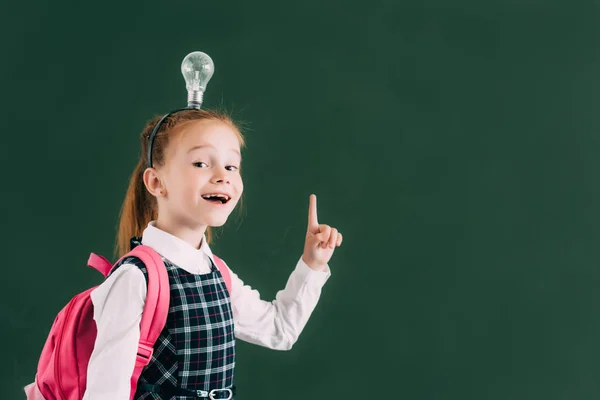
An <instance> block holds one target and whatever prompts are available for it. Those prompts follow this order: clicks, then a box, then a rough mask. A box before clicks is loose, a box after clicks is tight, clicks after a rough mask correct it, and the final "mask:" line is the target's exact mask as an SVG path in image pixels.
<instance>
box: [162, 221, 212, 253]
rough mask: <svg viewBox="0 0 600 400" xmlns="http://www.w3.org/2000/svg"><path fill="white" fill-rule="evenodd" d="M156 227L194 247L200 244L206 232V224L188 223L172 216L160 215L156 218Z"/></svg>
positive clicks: (197, 247)
mask: <svg viewBox="0 0 600 400" xmlns="http://www.w3.org/2000/svg"><path fill="white" fill-rule="evenodd" d="M156 227H157V228H158V229H160V230H162V231H165V232H167V233H170V234H171V235H173V236H175V237H177V238H179V239H181V240H183V241H185V242H186V243H188V244H189V245H190V246H192V247H193V248H195V249H199V248H200V246H201V245H202V238H203V237H204V233H205V232H206V225H188V224H185V223H182V222H179V221H176V220H175V219H172V218H171V219H169V218H166V217H163V218H161V216H160V215H159V216H158V218H157V219H156Z"/></svg>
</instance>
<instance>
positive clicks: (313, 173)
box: [0, 0, 600, 400]
mask: <svg viewBox="0 0 600 400" xmlns="http://www.w3.org/2000/svg"><path fill="white" fill-rule="evenodd" d="M1 16H2V20H3V22H2V23H1V24H0V37H1V39H0V40H1V41H2V63H0V87H1V88H2V96H1V100H0V101H1V104H0V107H1V108H0V109H1V111H2V119H1V121H2V134H1V137H2V143H1V144H0V155H1V157H0V160H1V161H0V162H1V170H2V187H1V193H2V195H1V196H0V199H1V200H0V201H1V202H2V210H3V212H2V222H1V224H0V226H1V227H2V233H3V234H2V238H1V239H0V243H2V257H3V267H2V270H3V273H2V278H1V282H2V286H3V290H2V291H0V296H1V297H0V300H1V301H0V317H1V321H2V328H1V339H2V340H1V343H2V345H3V347H4V349H3V357H2V360H3V362H2V363H0V365H1V366H0V372H1V373H0V382H1V384H2V387H3V390H4V394H3V395H2V396H0V397H2V398H3V399H4V398H6V399H22V398H24V395H23V392H22V387H23V386H24V385H26V384H27V383H29V382H30V381H31V380H32V379H33V377H34V374H35V369H36V364H37V360H38V357H39V353H40V351H41V347H42V345H43V343H44V340H45V338H46V335H47V333H48V329H49V327H50V324H51V323H52V321H53V319H54V317H55V315H56V313H57V312H58V311H59V310H60V308H62V306H63V305H64V304H65V303H66V302H67V301H68V300H69V299H70V298H71V297H72V296H73V295H74V294H76V293H77V292H79V291H81V290H83V289H86V288H88V287H91V286H93V285H96V284H99V283H100V282H101V276H100V275H99V274H97V273H96V272H94V271H93V270H91V269H89V268H87V267H86V263H85V262H86V260H87V257H88V255H89V253H90V252H96V253H100V254H105V255H110V254H111V252H112V247H113V243H114V237H115V232H116V226H117V218H118V211H119V207H120V205H121V202H122V200H123V196H124V194H125V190H126V187H127V183H128V179H129V174H130V173H131V171H132V169H133V167H134V166H135V163H136V160H137V157H138V150H139V149H138V135H139V132H140V130H141V129H142V127H143V126H144V124H145V122H146V121H147V120H148V119H150V118H151V117H153V116H155V115H160V114H163V113H165V112H167V111H169V110H171V109H173V108H177V107H180V106H182V105H184V104H183V103H184V102H185V98H186V93H185V88H184V86H183V79H182V77H181V75H180V72H179V66H180V63H181V60H182V58H183V57H184V56H185V55H186V54H187V53H189V52H190V51H194V50H201V51H204V52H206V53H208V54H209V55H210V56H211V57H212V59H213V60H214V62H215V74H214V76H213V79H212V80H211V82H210V83H209V85H208V89H207V91H206V94H205V107H207V108H214V107H222V108H225V109H227V110H230V111H231V112H232V114H233V117H234V119H236V121H238V122H242V123H243V125H244V127H245V128H244V132H245V135H246V138H247V143H248V146H247V149H246V150H245V153H244V170H243V176H244V182H245V194H244V209H243V210H242V211H243V212H241V213H240V215H239V216H237V217H235V218H232V219H231V220H230V221H229V222H228V224H227V225H226V226H225V227H224V228H223V229H221V230H220V231H219V235H218V238H217V239H216V241H215V243H214V244H213V246H212V247H213V250H214V251H215V253H217V254H219V255H220V256H221V257H223V258H224V259H225V260H226V261H227V263H228V264H229V265H230V266H231V268H232V269H233V270H234V271H235V272H236V273H238V274H239V275H240V276H241V277H242V278H243V279H244V281H245V282H247V283H249V284H250V285H252V286H253V287H255V288H256V289H258V290H259V291H260V293H261V295H262V297H263V298H264V299H269V300H270V299H272V298H273V297H274V296H275V293H276V292H277V291H278V290H279V289H281V288H283V285H284V284H285V282H286V279H287V277H288V275H289V273H290V272H291V271H292V269H293V268H294V266H295V264H296V262H297V260H298V258H299V257H300V255H301V253H302V246H303V241H304V234H305V229H306V211H307V207H308V196H309V194H310V193H316V194H317V196H318V199H319V219H320V222H323V223H327V224H331V225H334V226H336V227H338V228H339V229H340V231H341V232H342V233H343V234H344V243H343V245H342V246H341V247H340V248H339V249H338V250H337V251H336V253H335V254H334V257H333V259H332V261H331V263H330V266H331V270H332V276H331V278H330V280H329V281H328V282H327V284H326V285H325V287H324V289H323V293H322V297H321V300H320V302H319V304H318V306H317V308H316V310H315V312H314V313H313V315H312V317H311V319H310V320H309V322H308V324H307V326H306V328H305V330H304V332H303V333H302V335H301V336H300V339H299V341H298V342H297V343H296V345H295V346H294V347H293V348H292V350H290V351H285V352H277V351H272V350H268V349H265V348H260V347H257V346H253V345H250V344H247V343H244V342H241V341H240V342H238V355H237V367H236V383H237V386H238V388H239V391H240V395H239V399H247V400H258V399H260V400H270V399H273V400H275V399H286V400H296V399H298V400H299V399H309V398H310V399H314V400H316V399H351V398H353V399H354V398H357V399H358V398H365V399H367V398H368V399H376V398H385V399H410V400H421V399H422V400H438V399H445V400H466V399H473V400H481V399H487V400H507V399H510V400H531V399H544V400H550V399H552V400H558V399H565V400H566V399H568V400H573V399H594V398H598V397H599V396H600V380H599V379H598V378H597V377H598V375H599V374H600V362H599V361H598V360H600V312H599V304H600V290H598V289H599V287H600V269H599V267H598V260H599V258H600V246H598V241H599V240H600V231H599V229H598V226H599V225H600V157H598V154H600V113H599V112H598V110H600V24H599V23H598V20H599V19H600V8H599V6H598V4H596V3H593V2H585V1H572V2H558V1H533V0H531V1H527V0H523V1H510V0H505V1H488V2H476V1H459V2H448V1H389V0H376V1H372V2H366V3H365V2H358V1H352V2H333V1H315V0H307V1H301V2H281V1H263V2H248V1H229V2H205V1H180V0H176V1H173V2H158V1H153V0H149V1H146V2H138V3H137V4H135V3H131V2H83V3H82V2H58V3H57V2H43V1H37V0H33V1H29V2H20V3H19V2H12V3H10V4H7V5H5V6H4V7H3V10H2V12H1ZM236 215H237V214H236Z"/></svg>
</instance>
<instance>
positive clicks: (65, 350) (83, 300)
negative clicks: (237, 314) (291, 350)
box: [25, 245, 231, 400]
mask: <svg viewBox="0 0 600 400" xmlns="http://www.w3.org/2000/svg"><path fill="white" fill-rule="evenodd" d="M129 256H133V257H137V258H139V259H140V260H141V261H142V262H143V263H144V265H145V266H146V270H147V271H148V291H147V295H146V304H145V305H144V311H143V313H142V320H141V322H140V342H139V346H138V355H137V358H136V363H135V369H134V371H133V375H132V376H131V395H130V399H133V396H134V394H135V391H136V387H137V382H138V379H139V377H140V374H141V373H142V370H143V369H144V367H145V366H146V365H147V364H148V363H149V362H150V359H151V358H152V353H153V348H154V343H155V342H156V339H157V338H158V335H159V334H160V332H161V331H162V329H163V328H164V326H165V323H166V320H167V314H168V313H169V297H170V292H169V277H168V275H167V270H166V268H165V267H164V263H163V261H162V258H161V257H160V255H159V254H158V253H157V252H156V251H154V250H153V249H152V248H151V247H148V246H144V245H138V246H136V247H135V248H134V249H133V250H132V251H130V252H129V253H128V254H126V255H124V256H123V257H121V258H120V259H119V261H117V263H119V262H120V261H121V260H122V259H123V258H125V257H129ZM213 257H214V259H215V262H216V264H217V267H218V269H219V271H220V272H221V274H222V276H223V279H224V280H225V284H226V286H227V290H228V291H229V292H230V293H231V276H230V275H229V270H228V269H227V268H226V267H225V263H224V262H223V261H222V260H221V259H220V258H219V257H217V256H213ZM117 263H115V265H117ZM88 265H89V266H90V267H93V268H95V269H97V270H98V271H100V272H101V273H102V275H104V277H105V278H106V277H107V276H108V274H109V273H110V271H111V270H112V269H113V267H114V266H113V265H112V264H111V263H110V262H109V261H108V260H107V259H106V258H104V257H102V256H99V255H96V254H94V253H92V254H91V255H90V258H89V260H88ZM94 289H95V287H93V288H91V289H88V290H86V291H85V292H82V293H79V294H78V295H76V296H75V297H73V298H72V299H71V301H70V302H69V303H68V304H67V305H66V306H65V307H64V308H63V309H62V310H61V311H60V312H59V313H58V315H57V316H56V319H55V320H54V323H53V324H52V328H51V329H50V334H49V335H48V339H47V340H46V344H45V345H44V348H43V350H42V355H41V356H40V360H39V362H38V367H37V374H36V376H35V381H34V382H33V383H31V384H29V385H27V386H26V387H25V393H26V395H27V400H81V398H82V397H83V394H84V393H85V388H86V381H87V365H88V362H89V360H90V356H91V355H92V350H93V349H94V343H95V341H96V333H97V332H96V323H95V322H94V309H93V304H92V300H91V298H90V293H91V292H92V290H94Z"/></svg>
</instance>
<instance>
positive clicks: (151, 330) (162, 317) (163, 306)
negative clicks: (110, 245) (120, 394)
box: [124, 245, 171, 399]
mask: <svg viewBox="0 0 600 400" xmlns="http://www.w3.org/2000/svg"><path fill="white" fill-rule="evenodd" d="M127 256H133V257H137V258H139V259H140V260H141V261H142V262H143V263H144V266H145V267H146V270H147V271H148V291H147V294H146V303H145V304H144V311H143V312H142V321H141V322H140V341H139V344H138V352H137V356H136V359H135V368H134V370H133V374H132V376H131V399H133V396H134V395H135V391H136V388H137V382H138V379H139V377H140V375H141V373H142V369H143V368H144V367H145V366H146V365H148V363H149V362H150V360H151V359H152V354H153V352H154V344H155V343H156V339H157V338H158V335H160V332H161V331H162V330H163V328H164V327H165V324H166V322H167V315H168V314H169V300H170V295H171V294H170V291H169V275H168V274H167V269H166V268H165V265H164V263H163V260H162V258H161V257H160V255H159V254H158V253H157V252H156V251H155V250H154V249H153V248H151V247H149V246H145V245H138V246H136V247H135V248H134V249H133V250H131V251H130V252H129V253H127V254H126V255H125V256H124V257H127Z"/></svg>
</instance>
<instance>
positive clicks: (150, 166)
mask: <svg viewBox="0 0 600 400" xmlns="http://www.w3.org/2000/svg"><path fill="white" fill-rule="evenodd" d="M199 109H200V105H196V104H194V105H191V106H190V105H188V106H187V107H185V108H179V109H177V110H173V111H171V112H170V113H168V114H165V115H163V117H162V118H161V119H160V121H158V123H157V124H156V126H155V127H154V129H153V130H152V133H151V134H150V137H149V138H148V168H152V146H153V145H154V138H155V137H156V134H157V133H158V130H159V129H160V126H161V125H162V123H163V122H164V121H165V119H167V117H168V116H169V115H173V114H175V113H178V112H179V111H184V110H199Z"/></svg>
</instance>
